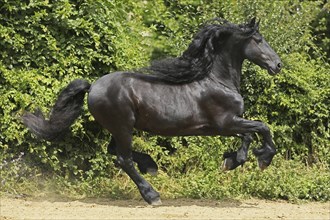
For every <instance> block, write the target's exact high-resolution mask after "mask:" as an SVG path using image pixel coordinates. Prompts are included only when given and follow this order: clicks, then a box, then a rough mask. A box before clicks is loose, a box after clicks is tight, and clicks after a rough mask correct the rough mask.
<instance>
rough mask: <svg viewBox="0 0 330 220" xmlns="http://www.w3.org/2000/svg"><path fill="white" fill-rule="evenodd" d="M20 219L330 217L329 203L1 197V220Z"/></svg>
mask: <svg viewBox="0 0 330 220" xmlns="http://www.w3.org/2000/svg"><path fill="white" fill-rule="evenodd" d="M17 219H33V220H37V219H63V220H64V219H326V220H329V219H330V202H327V203H316V202H313V203H304V204H291V203H288V202H284V201H276V202H275V201H266V200H257V199H251V200H242V201H241V200H226V201H213V200H190V199H189V200H188V199H176V200H164V201H163V205H162V206H158V207H152V206H149V205H146V204H145V203H144V202H143V201H140V200H115V201H114V200H108V199H83V200H68V199H58V198H57V199H51V198H46V199H45V198H39V199H38V198H28V199H26V198H25V199H15V198H1V203H0V220H17Z"/></svg>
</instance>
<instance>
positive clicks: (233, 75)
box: [212, 55, 243, 92]
mask: <svg viewBox="0 0 330 220" xmlns="http://www.w3.org/2000/svg"><path fill="white" fill-rule="evenodd" d="M233 57H234V58H233ZM242 63H243V59H239V58H238V57H237V56H232V57H229V56H222V55H218V56H217V57H215V59H214V61H213V68H212V75H213V76H214V77H215V78H216V79H217V80H218V81H220V83H222V84H224V85H225V86H227V87H229V88H231V89H233V90H237V91H238V92H240V83H241V73H242Z"/></svg>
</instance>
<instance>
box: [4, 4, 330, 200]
mask: <svg viewBox="0 0 330 220" xmlns="http://www.w3.org/2000/svg"><path fill="white" fill-rule="evenodd" d="M253 16H257V17H258V18H260V19H261V33H262V34H263V35H264V36H265V38H266V39H267V41H268V42H269V43H270V44H271V45H272V47H273V48H274V49H275V50H276V51H277V52H278V53H279V55H280V57H281V58H282V60H283V62H284V64H285V69H284V70H283V71H282V73H281V74H280V75H278V76H276V77H271V76H269V75H268V74H267V73H266V71H264V70H261V69H260V68H259V67H257V66H255V65H254V64H251V63H249V62H246V63H245V65H244V73H243V79H242V93H243V96H244V98H245V102H246V103H245V104H246V113H245V117H247V118H250V119H255V120H262V121H264V122H266V123H267V124H269V126H270V127H271V128H272V131H273V135H274V139H275V143H276V145H277V146H278V149H279V154H278V156H277V157H276V158H275V162H274V164H273V166H274V167H273V168H270V170H269V171H267V172H265V173H260V172H259V171H255V169H256V167H255V165H252V164H255V163H248V164H247V168H246V169H245V170H244V173H240V171H234V172H232V173H226V174H222V173H219V166H220V164H221V162H222V158H221V157H222V154H223V153H224V152H225V151H228V150H233V149H235V148H237V147H238V146H239V141H238V140H236V139H234V138H227V139H225V138H220V137H185V138H163V137H150V136H149V135H148V134H145V133H143V132H136V135H135V139H134V148H136V149H139V150H140V151H144V152H148V153H150V154H151V155H152V156H153V158H155V159H156V160H157V162H158V164H159V165H160V169H161V171H160V175H159V177H157V178H156V179H152V182H153V183H155V184H156V186H157V188H158V189H160V190H161V191H162V193H163V194H166V195H168V196H175V195H177V196H191V197H197V198H200V197H208V198H221V197H224V196H230V195H232V196H238V195H240V194H241V195H251V196H259V197H264V198H286V199H297V198H301V199H316V200H328V199H329V197H330V196H329V194H330V192H329V190H328V189H327V187H326V184H327V183H328V182H329V175H328V172H329V166H330V146H329V137H330V135H329V114H330V113H329V106H330V103H329V100H330V99H329V97H330V89H329V84H330V82H329V81H330V79H329V76H328V75H329V67H330V65H329V62H328V61H329V53H328V51H326V50H327V49H328V43H327V42H329V35H328V33H329V3H324V2H323V1H299V0H286V1H273V2H272V1H263V0H248V1H246V0H244V1H243V0H239V1H230V0H226V1H208V3H205V2H202V1H195V0H184V1H183V0H182V1H177V0H166V1H165V0H155V1H133V0H128V1H110V0H105V1H82V0H60V1H39V0H37V1H20V0H8V1H3V2H1V3H0V94H1V99H0V118H1V122H0V162H1V171H2V172H1V179H2V180H4V181H2V184H3V186H4V190H7V191H11V192H13V190H15V189H13V186H15V184H14V185H13V183H17V184H18V183H19V184H22V183H25V182H26V181H28V180H29V179H31V178H32V177H33V178H35V177H36V176H38V175H39V174H47V175H49V176H50V177H52V178H53V177H54V176H55V177H54V178H56V179H57V180H58V183H59V184H60V185H61V184H63V185H65V186H67V187H72V188H74V187H75V186H77V189H78V188H79V187H80V188H81V191H82V193H88V192H90V193H91V194H97V192H99V193H101V194H102V193H103V194H104V191H102V192H100V191H97V190H95V188H97V187H102V186H107V187H110V186H111V187H110V188H108V190H106V189H105V188H104V187H103V188H102V190H105V191H107V192H113V195H112V196H113V197H118V196H130V195H129V194H127V195H122V194H118V192H120V189H123V188H125V189H131V188H132V187H133V186H132V184H131V183H130V182H129V181H127V184H126V185H121V184H119V182H118V181H117V182H116V179H118V180H120V181H122V180H123V179H125V178H126V177H125V176H122V175H121V174H118V173H117V169H115V167H114V164H113V163H112V158H111V157H110V156H109V155H108V154H107V153H106V146H107V143H108V141H109V138H110V135H109V134H108V133H107V132H105V131H104V130H102V129H101V128H100V126H98V125H97V124H96V123H95V122H94V120H93V118H92V117H91V115H90V114H89V113H88V111H87V109H85V110H86V111H85V113H84V115H83V116H82V117H81V118H79V119H78V120H77V121H76V123H75V124H74V125H73V126H72V134H68V135H67V136H65V137H63V141H61V142H56V143H50V142H45V141H38V140H36V139H35V138H34V137H33V135H31V134H30V133H29V132H28V131H27V129H26V128H24V126H23V125H22V124H21V122H20V115H21V114H22V112H23V111H24V109H27V110H31V111H33V110H34V109H36V108H37V107H40V108H41V109H42V110H43V111H44V112H48V111H49V107H50V106H51V105H52V103H53V102H54V99H55V98H56V97H57V93H58V92H59V91H60V90H61V89H62V88H63V87H64V86H65V85H67V84H68V82H70V81H71V80H73V79H75V78H86V79H89V80H90V81H93V80H95V79H96V78H98V77H100V76H102V75H104V74H107V73H109V72H113V71H117V70H127V69H135V68H140V67H143V66H146V65H148V63H149V62H150V60H153V59H159V58H162V57H166V56H177V55H179V54H181V53H182V51H183V50H184V49H185V48H186V47H187V45H188V44H189V42H190V40H191V38H192V36H193V34H194V33H195V32H196V31H197V29H198V28H199V26H200V25H201V24H202V23H204V22H205V21H207V20H209V19H212V18H214V17H223V18H226V19H228V20H230V21H232V22H234V23H242V22H245V21H246V20H248V19H249V18H251V17H253ZM316 34H317V35H316ZM85 108H86V106H85ZM253 146H254V147H256V146H258V143H257V142H254V144H253ZM250 160H252V161H253V162H254V159H253V158H250ZM286 160H288V161H286ZM251 166H252V167H251ZM286 166H289V167H290V168H291V169H292V171H289V170H286ZM251 168H253V169H251ZM317 169H319V171H320V173H319V174H320V175H319V176H315V171H316V170H317ZM21 171H24V172H21ZM292 175H293V176H292ZM148 178H149V177H148ZM171 178H176V181H175V180H173V179H171ZM105 179H107V180H105ZM69 180H70V181H69ZM33 181H34V179H33ZM75 181H77V182H75ZM223 181H224V182H223ZM222 182H223V183H222ZM292 182H294V183H295V184H294V185H291V184H290V183H292ZM269 183H272V184H270V185H269ZM169 185H171V186H173V189H171V188H169ZM61 186H62V185H61ZM116 189H118V190H116ZM176 190H177V191H176ZM129 192H131V191H129ZM77 193H79V190H78V192H77Z"/></svg>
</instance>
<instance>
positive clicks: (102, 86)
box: [22, 18, 282, 205]
mask: <svg viewBox="0 0 330 220" xmlns="http://www.w3.org/2000/svg"><path fill="white" fill-rule="evenodd" d="M245 59H248V60H250V61H252V62H253V63H255V64H257V65H259V66H261V67H262V68H265V69H267V70H268V73H269V74H271V75H274V74H276V73H278V72H279V71H280V69H281V66H282V64H281V60H280V58H279V57H278V55H277V54H276V53H275V52H274V51H273V49H272V48H271V47H270V46H269V45H268V43H267V42H266V41H265V39H264V38H263V37H262V36H261V34H260V33H259V22H256V19H255V18H254V19H252V20H251V21H250V22H248V23H246V24H242V25H235V24H232V23H230V22H227V21H221V20H220V19H215V20H213V22H212V23H209V24H207V25H205V26H204V27H202V28H201V30H200V31H199V32H198V33H197V35H196V36H195V37H194V39H193V41H192V42H191V44H190V45H189V47H188V49H187V50H186V51H184V53H183V55H182V56H180V57H177V58H171V59H165V60H161V61H157V62H154V63H153V64H152V65H151V66H150V67H148V68H146V69H143V70H141V71H140V73H137V72H116V73H112V74H108V75H105V76H103V77H101V78H99V79H98V80H97V81H95V82H94V83H93V84H92V85H90V84H89V83H88V82H87V81H86V80H80V79H78V80H74V81H72V82H71V83H70V84H69V85H68V86H67V87H66V88H65V89H64V90H63V91H62V92H61V93H60V95H59V97H58V100H57V101H56V103H55V105H54V107H53V109H52V111H51V113H50V116H49V119H48V120H46V119H45V118H44V116H43V114H42V113H41V111H37V112H36V113H34V114H32V113H25V114H24V115H23V117H22V118H23V122H24V124H25V125H26V126H27V127H28V128H29V129H30V130H31V131H32V132H33V133H35V134H36V135H37V136H38V137H40V138H43V139H47V140H53V139H56V138H58V137H60V136H61V135H62V134H63V133H64V132H66V131H67V130H68V128H69V127H70V125H71V124H72V123H73V122H74V120H75V119H76V118H77V117H78V116H79V115H80V114H81V109H82V105H83V102H84V96H85V93H88V108H89V111H90V112H91V114H92V115H93V116H94V118H95V120H96V121H97V122H98V123H99V124H101V125H102V126H103V127H104V128H106V129H107V130H108V131H109V132H110V133H111V134H112V137H113V138H112V141H111V143H110V144H109V147H108V150H109V152H110V153H111V154H115V155H117V163H118V165H119V166H120V167H121V168H122V169H123V170H124V171H125V172H126V173H127V174H128V175H129V176H130V178H131V179H132V180H133V181H134V183H135V184H136V186H137V187H138V189H139V191H140V193H141V195H142V197H143V198H144V200H145V201H146V202H148V203H149V204H152V205H158V204H161V201H160V196H159V193H158V192H157V191H155V190H154V189H153V188H152V186H151V185H150V184H149V183H148V182H147V181H146V180H145V179H144V178H143V177H142V176H141V175H140V174H139V173H138V172H137V170H136V169H135V167H134V164H133V161H135V162H136V163H137V165H138V167H139V169H140V171H141V172H150V173H154V172H155V171H157V165H156V163H155V162H154V160H153V159H152V158H151V157H150V156H149V155H147V154H143V153H139V152H134V151H132V133H133V130H134V128H136V129H139V130H143V131H147V132H150V133H153V134H157V135H164V136H189V135H212V136H215V135H224V136H240V137H241V138H242V146H241V148H240V149H239V150H238V151H237V152H233V153H227V154H225V155H224V157H225V161H224V169H234V168H236V167H237V166H239V165H242V164H243V163H244V162H245V161H246V159H247V151H248V148H249V145H250V143H251V141H252V138H251V137H252V134H253V133H255V132H257V133H259V134H261V135H262V137H263V142H262V146H261V148H259V149H255V150H254V154H255V155H256V156H257V157H258V163H259V167H260V168H261V169H264V168H266V167H267V166H268V165H269V164H270V163H271V161H272V159H273V156H274V155H275V153H276V150H275V146H274V143H273V141H272V137H271V133H270V130H269V128H268V127H267V126H266V125H265V124H264V123H262V122H260V121H250V120H247V119H243V118H242V117H241V116H242V114H243V111H244V105H243V98H242V96H241V94H240V78H241V69H242V63H243V61H244V60H245ZM143 71H144V72H145V71H147V72H148V73H149V74H142V73H141V72H143Z"/></svg>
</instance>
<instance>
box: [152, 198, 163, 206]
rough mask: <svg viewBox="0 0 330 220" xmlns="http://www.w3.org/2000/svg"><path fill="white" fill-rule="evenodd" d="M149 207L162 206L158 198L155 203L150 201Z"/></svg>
mask: <svg viewBox="0 0 330 220" xmlns="http://www.w3.org/2000/svg"><path fill="white" fill-rule="evenodd" d="M150 205H152V206H160V205H162V200H160V198H157V199H156V200H155V201H151V202H150Z"/></svg>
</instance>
